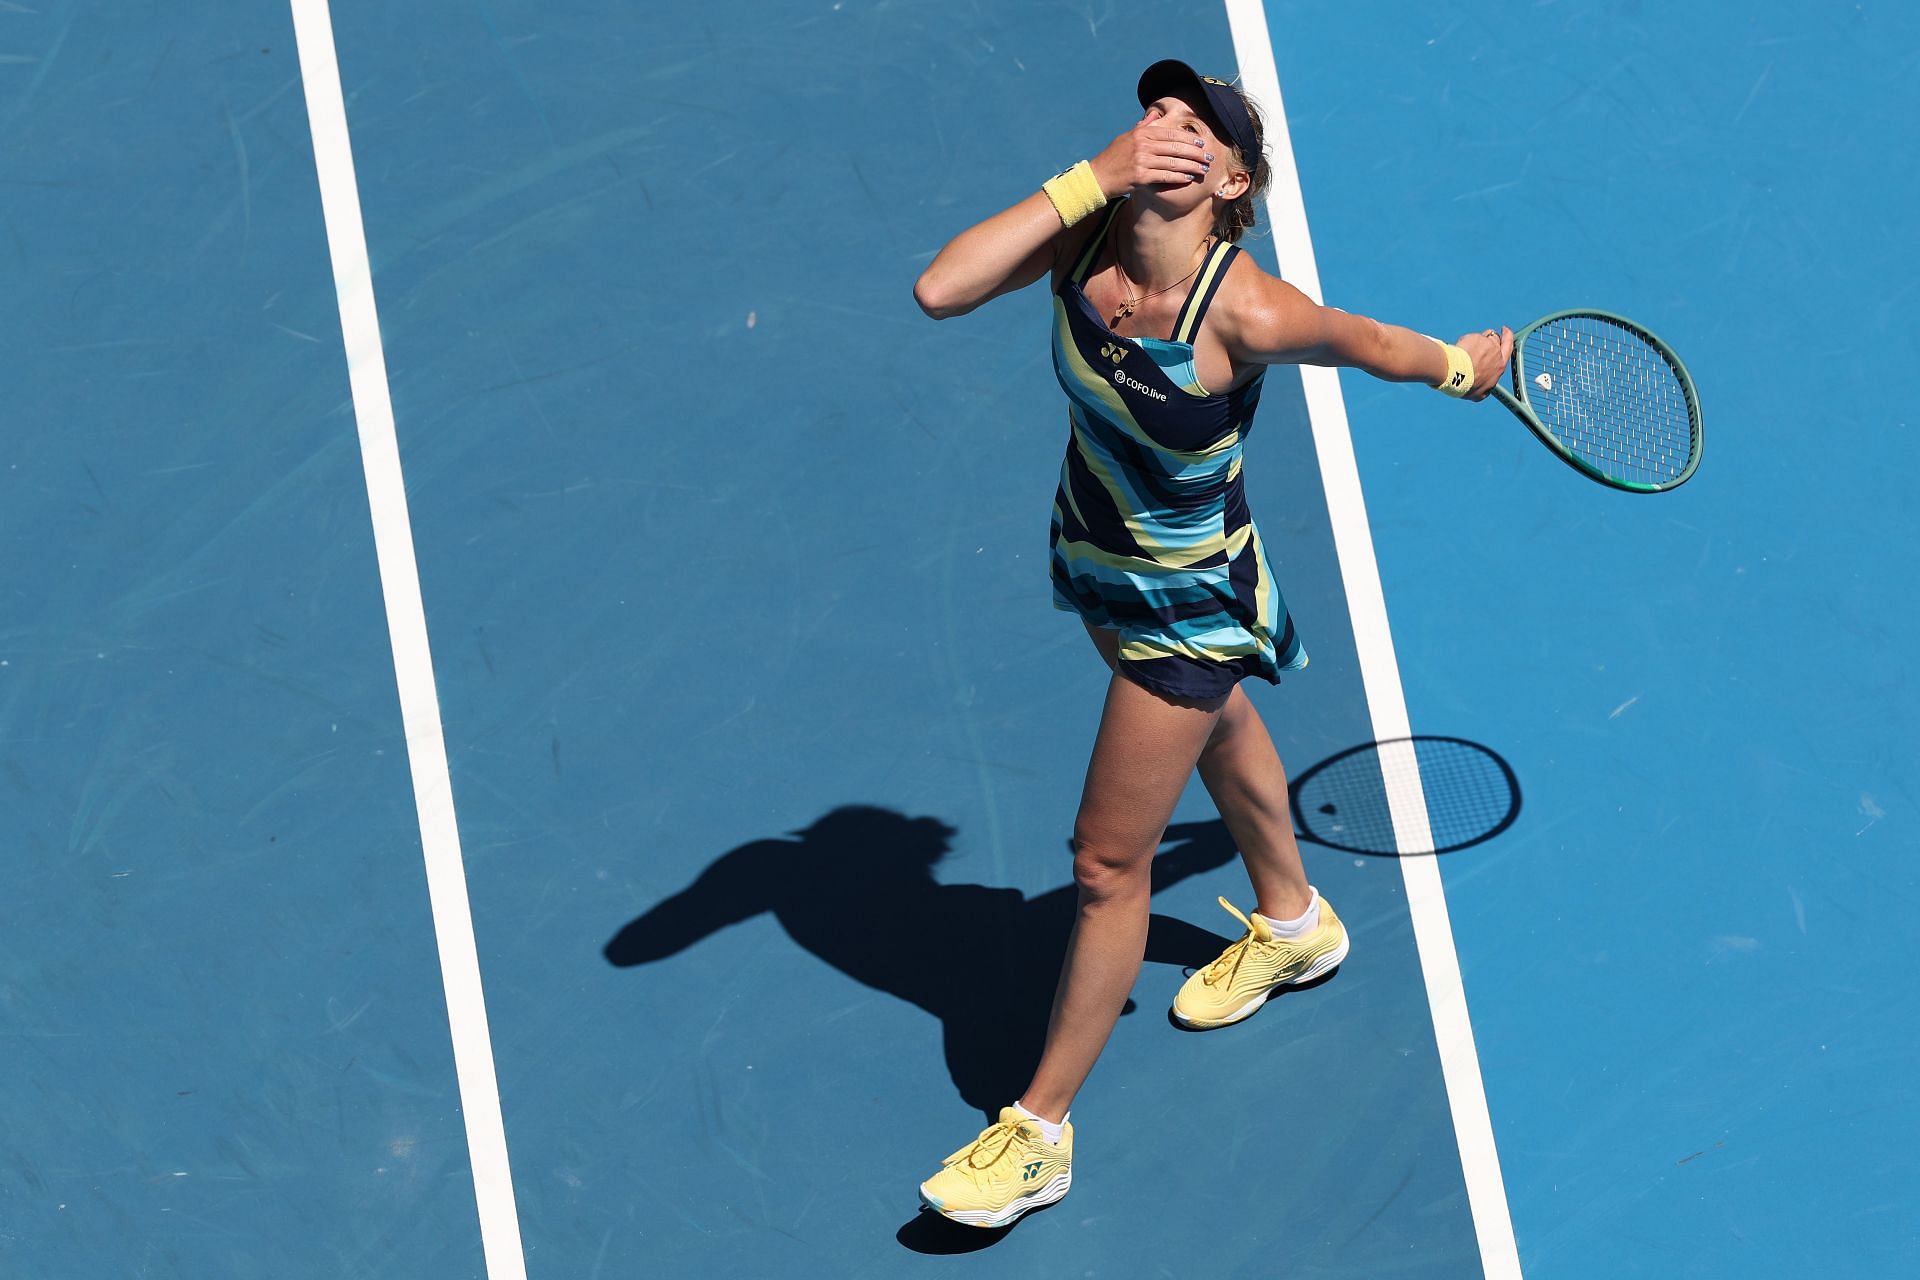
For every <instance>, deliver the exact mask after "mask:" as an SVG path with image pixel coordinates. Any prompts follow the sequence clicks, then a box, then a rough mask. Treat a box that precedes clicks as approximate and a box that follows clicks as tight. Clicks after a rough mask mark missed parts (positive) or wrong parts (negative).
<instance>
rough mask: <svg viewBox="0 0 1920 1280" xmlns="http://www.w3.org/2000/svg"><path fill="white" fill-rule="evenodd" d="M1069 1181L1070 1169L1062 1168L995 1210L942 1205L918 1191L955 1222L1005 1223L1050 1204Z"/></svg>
mask: <svg viewBox="0 0 1920 1280" xmlns="http://www.w3.org/2000/svg"><path fill="white" fill-rule="evenodd" d="M1072 1185H1073V1170H1071V1169H1066V1170H1063V1171H1061V1172H1060V1173H1056V1174H1055V1175H1054V1176H1053V1177H1052V1178H1051V1179H1050V1180H1048V1182H1047V1184H1046V1185H1045V1186H1043V1187H1041V1188H1039V1189H1038V1190H1037V1191H1033V1192H1030V1193H1028V1194H1027V1195H1024V1196H1020V1197H1019V1198H1017V1199H1016V1200H1014V1201H1013V1203H1011V1204H1009V1205H1008V1206H1007V1207H1006V1208H1004V1209H1001V1210H999V1211H998V1212H995V1211H993V1210H991V1209H943V1208H941V1207H940V1206H939V1205H937V1204H935V1203H934V1202H933V1201H931V1200H929V1199H928V1198H927V1193H926V1192H925V1191H924V1190H923V1191H922V1192H921V1193H920V1203H922V1204H924V1205H926V1206H927V1208H929V1209H931V1210H933V1211H934V1212H935V1213H937V1214H939V1215H940V1216H942V1217H944V1218H952V1219H953V1220H954V1221H955V1222H959V1223H963V1224H965V1225H966V1226H969V1227H1004V1226H1007V1225H1008V1224H1009V1223H1011V1222H1012V1221H1013V1220H1014V1219H1016V1218H1018V1217H1019V1216H1020V1215H1021V1214H1023V1213H1027V1212H1029V1211H1031V1210H1034V1209H1038V1208H1040V1207H1041V1206H1042V1205H1049V1204H1052V1203H1053V1202H1054V1201H1056V1200H1060V1199H1062V1198H1064V1197H1065V1196H1066V1194H1067V1188H1069V1187H1071V1186H1072Z"/></svg>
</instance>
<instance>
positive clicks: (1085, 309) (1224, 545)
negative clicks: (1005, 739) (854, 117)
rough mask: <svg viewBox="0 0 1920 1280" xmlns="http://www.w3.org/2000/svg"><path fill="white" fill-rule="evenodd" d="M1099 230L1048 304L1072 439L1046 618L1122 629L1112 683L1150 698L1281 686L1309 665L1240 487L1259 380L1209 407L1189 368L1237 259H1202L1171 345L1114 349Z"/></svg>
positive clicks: (1218, 250)
mask: <svg viewBox="0 0 1920 1280" xmlns="http://www.w3.org/2000/svg"><path fill="white" fill-rule="evenodd" d="M1122 204H1123V202H1115V204H1114V206H1113V207H1112V208H1111V209H1110V210H1109V213H1108V215H1107V224H1110V223H1111V221H1112V218H1113V217H1114V216H1115V215H1116V214H1117V213H1118V211H1119V209H1120V208H1121V207H1122ZM1106 231H1107V225H1105V224H1103V226H1102V227H1101V229H1100V231H1099V232H1097V233H1096V234H1095V235H1094V236H1093V238H1092V239H1091V241H1090V242H1089V244H1088V247H1087V249H1086V251H1085V252H1084V253H1083V254H1082V256H1081V259H1080V261H1079V262H1078V264H1076V266H1075V268H1074V270H1073V272H1072V273H1071V274H1069V275H1068V276H1066V277H1065V278H1064V279H1063V280H1062V281H1061V283H1060V287H1059V288H1058V289H1057V290H1056V291H1055V293H1054V299H1053V364H1054V372H1055V374H1056V375H1057V376H1058V377H1059V379H1060V385H1061V387H1062V388H1063V389H1064V390H1065V391H1066V393H1067V403H1068V418H1069V421H1070V424H1071V427H1072V435H1071V437H1070V439H1069V440H1068V444H1067V452H1066V460H1065V462H1064V463H1063V464H1062V466H1061V471H1060V487H1059V491H1058V492H1057V493H1056V495H1055V498H1054V508H1053V557H1052V572H1053V595H1054V604H1055V605H1056V606H1057V607H1059V608H1062V609H1066V610H1069V611H1071V612H1073V613H1077V614H1079V615H1080V616H1081V617H1083V618H1085V619H1086V620H1087V621H1088V622H1089V623H1091V624H1092V625H1094V626H1096V627H1103V628H1108V629H1111V630H1115V631H1118V632H1119V633H1120V661H1121V669H1122V671H1123V672H1124V673H1125V674H1126V675H1127V676H1128V677H1130V678H1131V679H1133V680H1134V681H1136V682H1137V683H1139V684H1142V685H1144V686H1146V687H1147V688H1149V689H1153V690H1155V691H1157V692H1160V693H1164V694H1168V695H1171V696H1174V697H1180V698H1193V699H1210V698H1218V697H1221V696H1224V695H1225V694H1227V693H1229V692H1231V691H1232V689H1233V686H1234V685H1235V684H1236V683H1238V682H1239V681H1240V680H1241V679H1243V678H1244V677H1247V676H1260V677H1261V678H1263V679H1266V680H1270V681H1277V680H1278V679H1279V673H1280V672H1281V671H1283V670H1288V669H1291V668H1297V667H1302V666H1305V665H1306V662H1307V655H1306V652H1305V650H1303V649H1302V648H1301V646H1300V642H1299V639H1298V637H1297V636H1296V635H1295V634H1294V629H1293V620H1292V618H1291V617H1290V616H1289V615H1288V613H1287V606H1286V601H1285V600H1284V599H1283V598H1282V597H1281V594H1280V589H1279V587H1278V585H1277V584H1276V583H1275V582H1274V579H1273V573H1272V570H1271V568H1270V567H1269V565H1268V563H1267V558H1266V553H1265V550H1264V549H1263V548H1262V546H1261V544H1260V535H1259V531H1258V530H1257V529H1256V528H1255V527H1254V524H1253V520H1252V517H1251V515H1250V514H1249V513H1248V511H1247V503H1246V493H1245V488H1244V486H1243V484H1242V482H1241V475H1240V454H1241V445H1242V442H1243V441H1244V440H1245V439H1246V435H1247V430H1248V428H1249V427H1250V426H1251V425H1252V421H1253V413H1254V409H1255V407H1256V406H1257V405H1258V404H1259V401H1260V379H1259V378H1255V379H1254V380H1253V381H1252V382H1250V383H1248V384H1247V385H1245V386H1243V387H1238V388H1236V389H1234V390H1232V391H1228V392H1225V393H1223V394H1220V395H1214V394H1211V393H1209V392H1208V391H1207V390H1206V388H1205V387H1203V386H1201V385H1200V382H1199V379H1198V378H1197V376H1196V375H1195V372H1194V364H1193V346H1192V339H1193V335H1194V334H1196V333H1197V332H1198V331H1199V328H1200V323H1201V320H1202V319H1203V318H1204V316H1205V315H1206V311H1207V307H1208V306H1209V305H1210V304H1211V303H1212V301H1213V297H1214V294H1215V293H1216V292H1217V291H1218V290H1219V287H1220V282H1221V280H1222V279H1224V278H1225V276H1226V272H1227V268H1228V267H1229V266H1230V265H1231V263H1232V261H1233V258H1234V255H1236V254H1238V253H1239V252H1240V250H1239V248H1238V246H1236V245H1232V244H1226V243H1221V244H1217V245H1215V246H1214V248H1213V249H1212V250H1211V251H1210V253H1209V255H1208V257H1207V260H1206V262H1205V263H1204V264H1203V265H1202V266H1201V269H1200V270H1199V272H1198V273H1197V274H1196V276H1195V280H1194V284H1193V286H1192V290H1191V292H1190V293H1189V295H1188V297H1187V300H1186V302H1185V303H1184V305H1183V306H1182V307H1181V309H1180V312H1179V316H1178V318H1177V320H1176V322H1175V325H1174V329H1173V334H1172V337H1171V338H1170V339H1167V340H1162V339H1158V338H1122V337H1119V336H1117V335H1116V334H1114V333H1113V331H1112V330H1111V329H1109V328H1107V326H1106V325H1104V324H1103V323H1101V320H1100V317H1099V315H1098V314H1097V313H1096V312H1095V311H1094V310H1093V308H1092V306H1091V304H1089V303H1088V302H1087V299H1086V294H1085V293H1084V291H1083V289H1082V284H1083V283H1084V281H1085V280H1086V276H1087V273H1088V271H1089V270H1090V269H1091V267H1092V266H1093V263H1094V261H1095V259H1096V258H1097V257H1098V255H1099V253H1100V248H1101V246H1102V245H1103V244H1104V243H1105V241H1106V239H1107V235H1106Z"/></svg>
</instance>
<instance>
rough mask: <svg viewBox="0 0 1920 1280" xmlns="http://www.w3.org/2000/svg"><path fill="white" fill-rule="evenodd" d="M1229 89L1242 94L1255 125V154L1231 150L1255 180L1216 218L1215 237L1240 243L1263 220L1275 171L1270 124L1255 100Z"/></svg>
mask: <svg viewBox="0 0 1920 1280" xmlns="http://www.w3.org/2000/svg"><path fill="white" fill-rule="evenodd" d="M1228 88H1230V89H1232V90H1233V91H1234V92H1235V93H1237V94H1239V95H1240V101H1241V103H1242V104H1243V105H1244V106H1245V107H1246V109H1247V119H1249V120H1251V121H1252V122H1253V145H1254V149H1255V154H1253V155H1251V156H1244V155H1241V154H1240V148H1238V147H1232V148H1231V154H1232V156H1233V160H1234V163H1235V164H1237V165H1239V166H1240V168H1241V169H1243V170H1245V171H1246V172H1247V173H1248V174H1249V175H1251V178H1250V181H1248V183H1247V189H1246V190H1245V191H1242V192H1241V193H1240V198H1239V199H1237V200H1235V201H1234V202H1233V203H1232V204H1230V205H1228V206H1227V207H1226V208H1224V209H1222V210H1220V212H1219V213H1217V214H1215V215H1214V219H1213V234H1215V235H1217V236H1219V237H1220V238H1221V239H1222V240H1235V241H1237V240H1239V239H1240V237H1241V236H1243V235H1245V234H1246V233H1247V232H1249V231H1251V230H1252V229H1253V226H1254V224H1255V223H1256V222H1258V221H1259V220H1260V197H1261V196H1263V195H1265V194H1266V193H1267V184H1268V183H1269V182H1271V181H1273V169H1272V167H1271V166H1269V165H1268V164H1267V125H1266V121H1264V120H1262V119H1261V118H1260V108H1258V107H1256V106H1254V105H1253V99H1252V98H1249V97H1248V96H1247V95H1246V93H1245V91H1243V90H1242V89H1241V88H1240V86H1239V85H1237V84H1236V85H1229V86H1228ZM1221 141H1223V142H1224V141H1226V139H1224V138H1223V139H1221Z"/></svg>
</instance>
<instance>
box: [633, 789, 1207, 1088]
mask: <svg viewBox="0 0 1920 1280" xmlns="http://www.w3.org/2000/svg"><path fill="white" fill-rule="evenodd" d="M954 834H955V832H954V829H953V828H952V827H950V826H948V825H947V824H946V823H944V822H941V821H940V820H939V819H937V818H909V817H906V816H905V815H903V814H899V813H895V812H893V811H891V810H888V809H880V808H870V807H866V806H848V807H845V808H840V809H835V810H833V811H832V812H831V813H828V814H826V815H825V816H824V817H822V818H820V819H819V820H818V821H816V822H815V823H814V824H813V825H812V826H810V827H807V828H806V829H805V830H803V831H797V832H793V833H792V834H790V835H789V836H786V837H784V838H778V839H768V840H755V841H753V842H752V843H750V844H744V845H741V846H740V847H739V848H737V849H733V850H730V851H729V852H727V853H725V854H723V855H722V856H721V857H720V858H719V859H718V860H716V861H715V862H714V863H713V865H711V866H709V867H708V868H707V869H706V870H705V871H703V872H701V874H700V876H699V877H698V878H697V879H695V880H694V882H693V883H692V884H690V885H688V886H687V887H686V888H685V889H683V890H681V891H680V892H679V893H676V894H674V895H673V896H672V897H670V898H667V899H666V900H664V901H663V902H661V903H659V904H658V905H656V906H655V907H653V908H652V909H651V910H649V911H647V912H646V913H645V914H644V915H642V916H640V917H639V918H637V919H635V920H633V921H631V922H629V923H628V924H627V925H626V926H625V927H623V928H622V929H621V930H620V932H619V933H617V934H615V935H614V937H613V940H612V941H610V942H608V943H607V945H606V949H605V954H606V957H607V960H608V961H609V962H610V963H612V964H614V965H617V966H619V967H621V968H630V967H632V966H635V965H643V964H651V963H653V962H654V961H657V960H664V959H666V958H667V957H669V956H672V955H675V954H677V953H678V952H680V951H682V950H685V949H686V948H687V947H690V946H692V945H693V944H694V943H696V942H699V941H700V940H701V939H703V938H706V937H709V936H710V935H712V934H714V933H717V932H719V931H720V930H721V929H724V928H726V927H727V926H728V925H732V924H737V923H739V922H740V921H743V920H747V919H750V918H752V917H753V916H756V915H759V914H760V913H761V912H763V911H769V912H772V913H773V917H774V919H776V920H778V921H779V922H780V925H781V927H782V928H784V929H785V930H786V931H787V934H788V936H789V937H791V938H792V939H793V940H794V941H795V942H796V943H798V944H799V945H800V946H802V947H804V948H806V949H807V950H808V951H811V952H812V953H813V954H814V955H816V956H818V957H820V959H822V960H824V961H826V962H827V963H828V964H830V965H832V966H833V967H834V968H836V969H838V970H840V971H841V972H842V973H844V974H846V975H847V976H848V977H850V978H853V979H854V980H855V981H858V982H861V983H864V984H866V985H867V986H869V987H872V988H874V989H875V990H876V991H884V992H886V993H887V994H888V995H892V996H897V997H899V998H900V999H902V1000H906V1001H909V1002H910V1003H912V1004H915V1005H918V1006H919V1007H920V1008H922V1009H925V1010H926V1011H927V1012H928V1013H930V1014H932V1015H933V1016H934V1017H936V1018H938V1019H939V1020H940V1024H941V1027H942V1031H943V1035H944V1037H945V1046H946V1059H947V1069H948V1071H949V1072H950V1073H951V1074H952V1076H953V1083H954V1086H955V1088H957V1089H958V1090H959V1091H960V1096H961V1097H962V1098H963V1099H965V1100H966V1102H967V1104H968V1105H969V1106H972V1107H975V1108H978V1109H979V1111H980V1112H981V1114H982V1115H983V1116H985V1117H986V1118H988V1119H992V1118H993V1117H994V1116H996V1115H998V1113H999V1110H1000V1108H1001V1107H1003V1106H1005V1105H1006V1104H1007V1102H1008V1101H1009V1100H1010V1099H1012V1098H1015V1097H1017V1096H1019V1093H1020V1090H1022V1089H1024V1088H1025V1087H1026V1085H1027V1081H1028V1079H1029V1077H1030V1076H1031V1074H1032V1072H1033V1068H1034V1065H1035V1064H1036V1063H1037V1062H1038V1061H1039V1060H1040V1049H1041V1044H1042V1041H1043V1040H1044V1038H1045V1035H1046V1029H1047V1015H1048V1012H1049V1010H1050V1009H1051V1007H1052V1004H1053V988H1054V983H1055V980H1056V979H1057V978H1058V977H1059V974H1060V962H1061V959H1062V957H1063V956H1064V954H1065V951H1066V943H1067V935H1068V933H1069V931H1070V930H1071V929H1072V927H1073V916H1074V904H1075V897H1076V893H1075V888H1074V885H1073V882H1072V881H1071V880H1070V879H1069V880H1068V881H1067V882H1066V883H1064V884H1062V885H1060V886H1059V887H1058V888H1055V889H1051V890H1048V891H1047V892H1045V893H1042V894H1040V895H1039V896H1037V897H1033V898H1029V897H1027V896H1026V895H1025V894H1023V893H1021V892H1020V891H1019V890H1017V889H1005V888H993V887H990V886H988V885H981V884H942V883H940V882H939V881H937V880H935V879H934V877H933V868H934V866H935V865H936V864H937V863H939V861H940V860H941V859H942V858H943V857H945V856H946V854H947V853H948V851H949V849H950V847H951V842H952V840H953V837H954ZM1233 857H1234V846H1233V841H1232V838H1231V837H1230V836H1229V835H1228V834H1227V830H1226V827H1225V826H1224V825H1223V824H1222V823H1220V822H1218V821H1213V822H1196V823H1181V824H1176V825H1175V826H1172V827H1169V828H1168V829H1167V834H1166V842H1165V843H1164V844H1163V846H1162V851H1161V852H1160V853H1159V854H1158V855H1157V856H1156V857H1155V858H1154V860H1153V888H1154V891H1155V892H1156V893H1157V892H1159V891H1160V890H1162V889H1164V888H1166V887H1168V886H1169V885H1172V884H1176V883H1178V882H1179V881H1181V880H1184V879H1185V878H1186V877H1188V876H1191V875H1195V874H1197V873H1199V872H1202V871H1209V870H1212V869H1213V868H1215V867H1218V866H1220V865H1222V864H1223V863H1225V862H1227V861H1228V860H1230V859H1231V858H1233ZM1061 864H1062V870H1063V871H1065V870H1066V869H1067V866H1068V862H1067V856H1066V854H1065V853H1064V852H1063V853H1062V855H1061ZM1229 941H1230V939H1227V938H1222V937H1221V936H1219V935H1218V934H1215V933H1210V932H1208V931H1207V930H1205V929H1202V928H1199V927H1198V926H1196V925H1191V924H1187V923H1185V922H1184V921H1180V920H1175V919H1172V918H1170V917H1166V916H1159V915H1156V916H1153V917H1152V919H1151V923H1150V925H1149V928H1148V933H1147V959H1148V960H1150V961H1157V962H1160V963H1163V964H1172V965H1179V966H1185V967H1194V966H1199V965H1203V964H1206V963H1207V962H1208V961H1210V960H1212V959H1213V958H1214V957H1215V956H1217V955H1219V954H1220V951H1221V949H1222V948H1224V947H1225V946H1226V945H1227V944H1228V942H1229ZM1128 1008H1129V1011H1130V1010H1131V1008H1132V1006H1131V1003H1129V1006H1128Z"/></svg>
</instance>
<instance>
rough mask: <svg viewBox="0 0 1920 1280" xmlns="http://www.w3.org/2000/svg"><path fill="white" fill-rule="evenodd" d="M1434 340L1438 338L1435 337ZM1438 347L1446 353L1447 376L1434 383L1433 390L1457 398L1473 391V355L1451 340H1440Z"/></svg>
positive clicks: (1438, 340) (1437, 340) (1436, 340)
mask: <svg viewBox="0 0 1920 1280" xmlns="http://www.w3.org/2000/svg"><path fill="white" fill-rule="evenodd" d="M1434 341H1435V342H1440V339H1438V338H1435V339H1434ZM1440 349H1441V350H1442V351H1444V352H1446V353H1447V376H1446V377H1444V378H1442V379H1440V381H1439V382H1438V383H1436V384H1435V385H1434V390H1435V391H1440V392H1444V393H1445V394H1447V395H1450V396H1453V397H1454V398H1455V399H1458V398H1459V397H1461V396H1465V395H1471V394H1472V392H1473V357H1472V356H1470V355H1468V354H1467V353H1466V352H1464V351H1462V350H1461V349H1460V348H1459V347H1456V346H1454V345H1453V344H1452V343H1451V342H1440Z"/></svg>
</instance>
